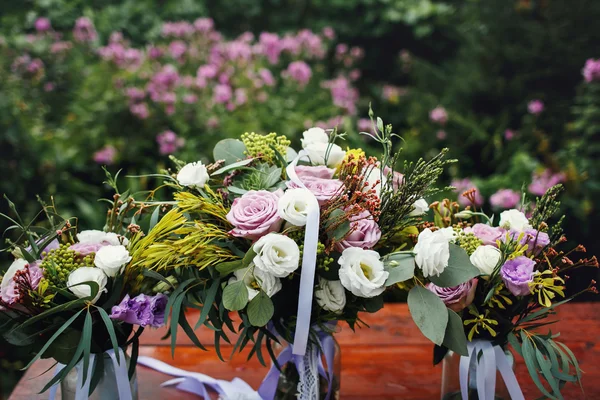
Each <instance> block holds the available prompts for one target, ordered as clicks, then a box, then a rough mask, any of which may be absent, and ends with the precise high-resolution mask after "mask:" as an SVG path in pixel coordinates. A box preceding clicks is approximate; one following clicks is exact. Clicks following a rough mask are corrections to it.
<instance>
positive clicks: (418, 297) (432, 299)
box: [408, 286, 449, 345]
mask: <svg viewBox="0 0 600 400" xmlns="http://www.w3.org/2000/svg"><path fill="white" fill-rule="evenodd" d="M408 309H409V311H410V314H411V315H412V318H413V321H415V324H416V325H417V327H418V328H419V329H420V330H421V332H422V333H423V335H424V336H425V337H426V338H428V339H429V340H431V341H432V342H433V343H435V344H437V345H441V344H442V343H443V342H444V336H445V332H446V326H447V325H448V318H449V317H448V312H447V311H446V306H445V305H444V303H443V302H442V300H440V298H439V297H438V296H436V295H435V294H434V293H432V292H431V291H429V290H427V289H425V288H424V287H422V286H415V287H414V288H412V289H411V290H410V292H408Z"/></svg>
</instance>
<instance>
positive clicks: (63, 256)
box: [40, 244, 94, 287]
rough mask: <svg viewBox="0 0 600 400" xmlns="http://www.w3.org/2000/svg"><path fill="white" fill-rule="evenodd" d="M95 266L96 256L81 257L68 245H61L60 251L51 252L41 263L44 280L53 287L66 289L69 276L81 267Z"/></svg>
mask: <svg viewBox="0 0 600 400" xmlns="http://www.w3.org/2000/svg"><path fill="white" fill-rule="evenodd" d="M92 265H94V256H93V255H88V256H85V257H81V255H80V254H79V253H77V252H75V251H73V250H69V245H68V244H61V245H60V246H59V248H58V249H54V250H50V252H48V254H46V256H45V257H44V259H43V260H42V263H41V265H40V266H41V268H42V270H43V271H44V279H45V280H46V281H48V283H49V284H50V285H51V286H55V287H66V286H67V285H66V284H67V279H68V277H69V274H70V273H71V272H72V271H74V270H76V269H77V268H80V267H86V266H87V267H89V266H92Z"/></svg>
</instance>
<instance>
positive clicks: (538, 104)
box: [527, 99, 544, 115]
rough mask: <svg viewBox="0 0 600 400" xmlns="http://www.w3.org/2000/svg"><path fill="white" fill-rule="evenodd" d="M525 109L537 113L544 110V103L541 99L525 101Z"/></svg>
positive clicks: (530, 112)
mask: <svg viewBox="0 0 600 400" xmlns="http://www.w3.org/2000/svg"><path fill="white" fill-rule="evenodd" d="M527 111H529V114H533V115H539V114H541V113H542V111H544V103H543V102H542V101H541V100H537V99H536V100H531V101H530V102H529V103H527Z"/></svg>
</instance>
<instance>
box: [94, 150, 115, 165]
mask: <svg viewBox="0 0 600 400" xmlns="http://www.w3.org/2000/svg"><path fill="white" fill-rule="evenodd" d="M116 157H117V149H116V148H115V147H114V146H111V145H106V146H104V147H103V148H101V149H100V150H98V151H97V152H95V153H94V161H95V162H96V163H97V164H106V165H111V164H113V163H114V162H115V158H116Z"/></svg>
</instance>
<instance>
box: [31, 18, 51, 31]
mask: <svg viewBox="0 0 600 400" xmlns="http://www.w3.org/2000/svg"><path fill="white" fill-rule="evenodd" d="M34 26H35V30H36V31H38V32H40V33H41V32H47V31H49V30H50V29H52V25H51V24H50V20H49V19H48V18H45V17H40V18H38V19H36V20H35V23H34Z"/></svg>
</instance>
